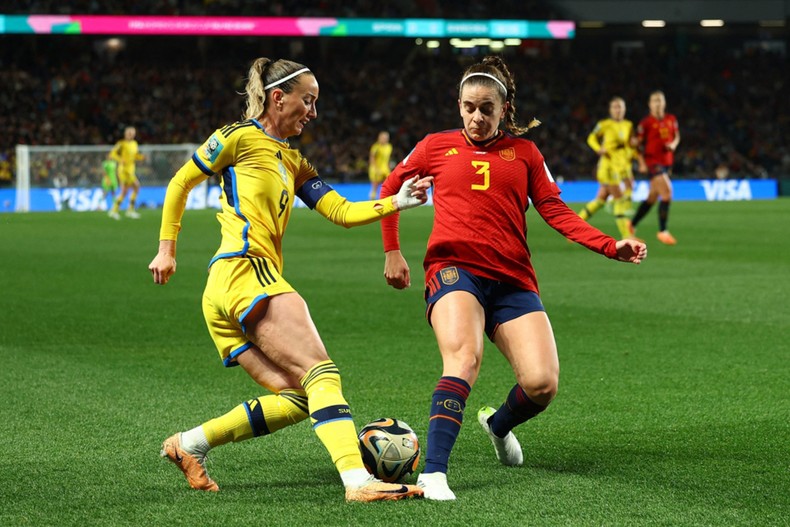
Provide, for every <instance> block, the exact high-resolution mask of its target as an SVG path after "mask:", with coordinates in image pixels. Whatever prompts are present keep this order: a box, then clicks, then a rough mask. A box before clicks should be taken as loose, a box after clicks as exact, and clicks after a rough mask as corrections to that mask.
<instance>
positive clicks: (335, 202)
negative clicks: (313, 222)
mask: <svg viewBox="0 0 790 527" xmlns="http://www.w3.org/2000/svg"><path fill="white" fill-rule="evenodd" d="M432 182H433V178H432V177H427V178H422V179H418V178H417V177H415V178H412V179H410V180H407V181H404V182H403V185H401V188H400V190H399V191H398V193H397V194H395V195H393V196H390V197H385V198H381V199H376V200H370V201H357V202H352V201H348V200H347V199H346V198H344V197H343V196H341V195H340V194H338V193H337V192H335V191H331V192H328V193H327V194H325V195H324V196H323V197H321V199H320V200H319V201H318V203H317V204H316V207H315V210H316V211H317V212H318V213H319V214H321V215H322V216H323V217H325V218H326V219H328V220H329V221H331V222H332V223H334V224H336V225H342V226H343V227H357V226H359V225H367V224H368V223H372V222H374V221H376V220H380V219H381V218H383V217H385V216H389V215H390V214H393V213H395V212H398V211H400V210H406V209H410V208H413V207H417V206H419V205H422V204H423V203H425V202H426V201H427V200H428V189H429V188H430V186H431V183H432Z"/></svg>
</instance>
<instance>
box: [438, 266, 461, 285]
mask: <svg viewBox="0 0 790 527" xmlns="http://www.w3.org/2000/svg"><path fill="white" fill-rule="evenodd" d="M441 276H442V283H443V284H445V285H453V284H454V283H456V282H457V281H458V269H457V268H455V267H447V268H446V269H442V271H441Z"/></svg>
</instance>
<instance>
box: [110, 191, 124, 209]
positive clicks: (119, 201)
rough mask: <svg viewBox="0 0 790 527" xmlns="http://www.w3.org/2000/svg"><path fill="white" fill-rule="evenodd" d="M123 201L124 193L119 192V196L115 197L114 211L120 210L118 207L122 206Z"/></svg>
mask: <svg viewBox="0 0 790 527" xmlns="http://www.w3.org/2000/svg"><path fill="white" fill-rule="evenodd" d="M122 201H123V194H118V197H117V198H115V199H114V200H113V202H112V209H110V211H112V212H118V209H120V208H121V202H122Z"/></svg>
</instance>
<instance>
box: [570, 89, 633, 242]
mask: <svg viewBox="0 0 790 527" xmlns="http://www.w3.org/2000/svg"><path fill="white" fill-rule="evenodd" d="M633 129H634V125H633V124H632V123H631V121H629V120H628V119H626V118H625V101H624V100H623V99H622V97H614V98H612V100H611V101H609V118H608V119H602V120H600V121H598V123H597V124H596V125H595V128H594V129H593V131H592V132H591V133H590V135H589V136H588V137H587V144H588V145H590V148H592V149H593V151H594V152H595V153H596V154H598V166H597V171H596V178H597V179H598V184H599V187H598V194H597V195H596V196H595V199H594V200H592V201H590V202H589V203H587V205H585V206H584V208H583V209H582V210H581V211H580V212H579V216H580V217H581V218H582V219H583V220H585V221H587V220H589V219H590V217H592V215H593V214H595V213H596V212H597V211H598V210H599V209H601V208H602V207H603V206H604V205H606V200H607V199H608V198H609V196H611V197H612V199H613V201H614V217H615V223H616V224H617V230H618V231H620V238H621V239H624V238H628V237H629V236H631V220H630V219H629V218H628V215H629V213H630V210H631V198H630V196H628V197H626V195H625V192H624V189H623V186H624V185H625V184H626V181H627V180H629V179H631V178H632V177H633V176H632V174H631V162H632V160H633V150H632V148H631V136H632V135H633Z"/></svg>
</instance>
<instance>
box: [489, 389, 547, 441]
mask: <svg viewBox="0 0 790 527" xmlns="http://www.w3.org/2000/svg"><path fill="white" fill-rule="evenodd" d="M545 409H546V407H545V406H541V405H539V404H538V403H536V402H535V401H533V400H532V399H530V398H529V396H527V394H526V393H524V390H523V389H522V388H521V386H519V385H518V384H517V385H515V386H513V389H512V390H510V393H509V394H507V399H505V402H504V403H503V404H502V406H500V407H499V410H497V411H496V413H495V414H494V415H492V416H491V418H490V419H489V420H488V426H489V427H490V428H491V431H492V432H493V433H494V435H495V436H497V437H505V436H506V435H507V434H508V432H510V431H511V430H513V428H515V427H516V426H518V425H520V424H521V423H525V422H527V421H529V420H530V419H532V418H533V417H535V416H536V415H538V414H539V413H540V412H542V411H543V410H545Z"/></svg>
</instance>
